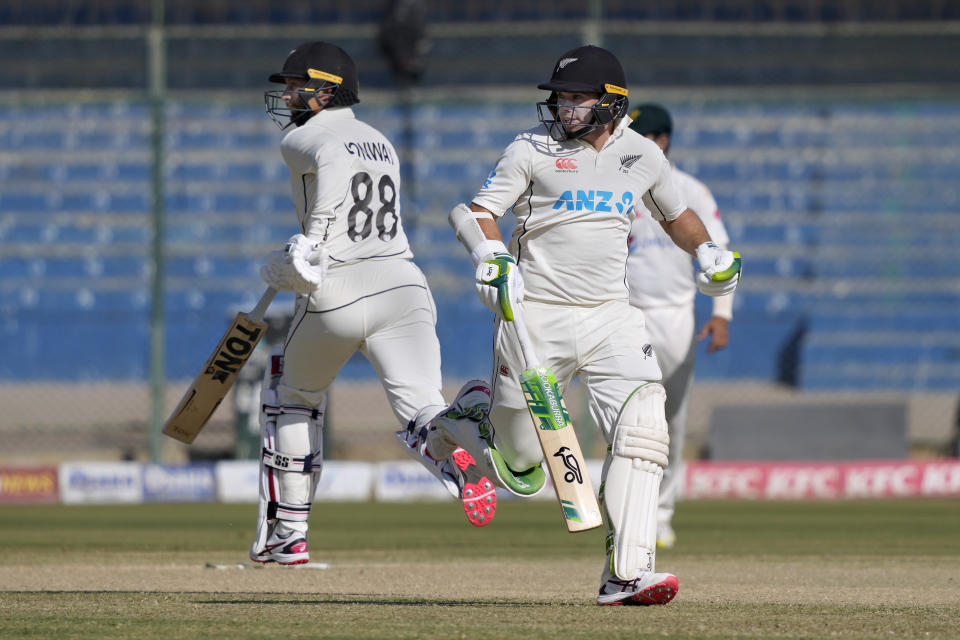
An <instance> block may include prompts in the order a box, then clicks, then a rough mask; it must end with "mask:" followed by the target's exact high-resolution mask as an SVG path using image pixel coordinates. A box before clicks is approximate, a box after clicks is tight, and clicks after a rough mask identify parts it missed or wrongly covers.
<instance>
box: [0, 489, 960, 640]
mask: <svg viewBox="0 0 960 640" xmlns="http://www.w3.org/2000/svg"><path fill="white" fill-rule="evenodd" d="M255 512H256V507H255V506H254V505H240V506H237V505H221V504H205V505H143V506H110V507H64V506H30V507H11V506H6V507H0V637H2V638H97V639H101V638H165V639H173V638H225V637H229V638H284V639H292V638H350V639H362V638H444V639H452V638H468V639H469V638H497V639H503V638H523V639H525V640H527V639H529V640H532V639H537V638H551V639H556V638H563V639H564V640H566V639H568V638H599V639H608V638H610V639H612V638H640V637H653V636H661V637H673V638H923V639H931V638H958V637H960V501H956V500H909V501H895V500H877V501H858V502H821V503H817V502H798V503H772V502H739V501H737V502H734V501H730V502H727V501H723V502H684V503H682V504H681V505H680V509H679V512H678V517H677V521H676V525H677V527H676V528H677V534H678V544H677V547H676V548H675V549H673V550H670V551H663V552H661V553H660V554H659V555H658V559H657V566H658V568H659V569H661V570H666V571H672V572H674V573H676V574H677V575H678V577H679V578H680V592H679V595H678V596H677V598H676V599H675V600H674V601H673V602H672V603H671V604H669V605H668V606H666V607H598V606H596V605H595V604H594V596H595V593H596V589H597V587H598V585H599V574H600V569H601V564H602V562H603V551H602V548H603V533H602V532H601V531H598V530H595V531H591V532H586V533H580V534H568V533H566V532H565V530H564V528H563V526H562V524H561V521H560V515H559V508H558V507H557V506H556V505H555V504H554V503H552V502H506V501H504V502H502V503H501V505H500V507H499V511H498V514H497V519H496V520H495V521H494V523H493V524H491V525H490V526H488V527H486V528H484V529H474V528H472V527H470V526H469V525H467V524H466V521H465V519H463V517H462V516H461V515H459V514H458V513H457V508H456V505H455V504H454V503H447V504H412V505H400V504H386V505H385V504H375V503H365V504H318V505H317V506H316V507H315V508H314V513H313V516H312V536H311V556H312V557H313V560H314V563H315V565H314V566H315V567H318V568H281V567H276V566H272V567H266V568H252V567H251V565H249V564H248V563H247V559H246V549H247V546H248V544H249V542H250V538H251V534H252V529H253V527H252V525H253V520H254V518H255ZM208 563H209V564H211V565H219V566H220V567H221V568H207V566H206V565H207V564H208ZM321 563H327V564H328V565H329V566H327V568H319V567H322V566H323V565H322V564H321ZM309 566H310V565H308V567H309ZM239 567H243V568H239Z"/></svg>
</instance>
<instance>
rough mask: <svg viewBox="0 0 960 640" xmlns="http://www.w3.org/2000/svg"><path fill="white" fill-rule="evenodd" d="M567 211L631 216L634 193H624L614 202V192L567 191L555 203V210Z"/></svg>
mask: <svg viewBox="0 0 960 640" xmlns="http://www.w3.org/2000/svg"><path fill="white" fill-rule="evenodd" d="M559 209H566V210H567V211H596V212H597V213H613V212H614V211H616V212H617V213H619V214H620V215H624V216H629V215H630V212H631V211H633V193H631V192H629V191H624V192H623V193H622V194H620V199H619V200H614V193H613V191H601V190H599V189H596V190H595V189H590V190H584V189H577V190H576V193H574V191H573V190H572V189H567V190H566V191H564V192H563V193H561V194H560V197H559V198H558V199H557V201H556V202H554V203H553V210H554V211H557V210H559Z"/></svg>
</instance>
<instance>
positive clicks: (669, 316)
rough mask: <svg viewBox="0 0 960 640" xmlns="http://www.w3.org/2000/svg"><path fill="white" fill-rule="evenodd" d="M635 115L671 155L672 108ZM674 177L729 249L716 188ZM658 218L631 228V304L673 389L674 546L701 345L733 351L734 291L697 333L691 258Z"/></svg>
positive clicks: (664, 542)
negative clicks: (729, 347) (730, 344)
mask: <svg viewBox="0 0 960 640" xmlns="http://www.w3.org/2000/svg"><path fill="white" fill-rule="evenodd" d="M630 118H631V119H632V122H631V123H630V128H631V129H633V130H634V131H636V132H637V133H639V134H640V135H642V136H645V137H647V138H650V139H651V140H653V141H654V142H655V143H657V146H659V147H660V148H661V149H662V150H663V153H664V155H666V154H667V153H668V151H669V148H670V135H671V134H672V133H673V120H672V118H671V117H670V113H669V112H668V111H667V110H666V109H664V108H663V107H662V106H660V105H657V104H643V105H640V106H638V107H637V108H635V109H633V110H632V111H631V112H630ZM673 178H674V182H675V183H676V185H677V189H678V190H679V191H680V193H681V194H682V195H683V197H684V198H685V200H686V202H687V207H689V208H690V210H691V211H693V212H694V213H696V214H697V216H698V217H699V218H700V220H701V222H703V225H704V227H706V229H707V232H708V233H709V234H710V238H711V239H712V240H713V242H715V243H716V244H717V245H718V246H719V247H721V248H726V247H727V244H729V237H728V235H727V230H726V227H724V226H723V220H721V218H720V211H719V209H718V207H717V202H716V200H714V198H713V194H711V193H710V190H709V189H708V188H707V187H706V185H704V184H703V183H702V182H700V181H699V180H697V179H696V178H694V177H693V176H691V175H690V174H689V173H685V172H683V171H680V170H679V169H676V168H674V170H673ZM654 216H655V214H654V212H651V211H649V210H648V209H647V208H646V207H637V209H636V219H635V220H634V221H633V226H632V227H631V229H630V244H629V246H630V256H629V257H628V258H627V285H628V286H629V288H630V304H632V305H633V306H635V307H637V308H638V309H641V310H642V311H643V317H644V319H645V320H646V323H647V331H648V332H649V334H650V339H651V340H652V344H653V347H654V350H655V351H656V353H657V361H658V362H659V363H660V371H661V373H662V374H663V382H662V384H663V387H664V389H665V390H666V392H667V402H666V417H667V426H668V427H669V432H670V456H669V458H670V464H669V465H668V466H667V468H666V469H664V471H663V480H662V481H661V482H660V504H659V508H658V512H657V546H658V547H660V548H670V547H673V545H674V543H675V541H676V534H675V533H674V530H673V524H672V520H673V514H674V511H675V509H676V500H677V495H678V494H679V493H680V491H682V486H683V475H684V466H683V442H684V438H685V437H686V431H687V403H688V400H689V398H690V391H691V388H692V386H693V367H694V361H695V357H696V343H697V341H698V340H704V339H706V338H709V339H710V342H709V344H708V345H707V353H713V352H715V351H718V350H720V349H723V348H725V347H726V346H727V343H728V342H729V338H730V327H729V323H730V320H731V318H733V295H734V294H732V293H731V294H729V295H725V296H716V297H714V298H713V312H712V314H711V317H710V319H709V320H708V321H707V322H706V324H704V326H703V327H702V328H701V330H700V331H699V332H696V331H695V326H694V323H695V317H694V296H695V295H696V293H697V287H696V282H695V280H694V277H693V276H694V271H693V268H692V265H691V259H690V255H689V254H687V253H686V252H684V251H682V250H681V249H679V248H678V247H677V246H676V245H675V244H674V243H673V242H672V241H671V240H670V238H669V237H668V236H667V234H666V233H664V231H663V228H662V227H661V226H660V224H659V223H658V222H657V221H656V219H655V217H654ZM695 333H696V335H694V334H695Z"/></svg>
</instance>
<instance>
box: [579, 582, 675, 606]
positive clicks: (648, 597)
mask: <svg viewBox="0 0 960 640" xmlns="http://www.w3.org/2000/svg"><path fill="white" fill-rule="evenodd" d="M678 591H680V581H679V580H677V578H676V576H670V577H669V578H667V579H666V580H663V581H661V582H658V583H656V584H652V585H650V586H649V587H646V588H645V589H641V590H640V591H638V592H636V593H634V594H633V595H629V596H626V597H624V598H622V599H620V600H611V601H610V602H600V601H597V604H598V605H600V606H602V607H616V606H620V605H632V606H641V607H647V606H650V605H656V604H667V603H668V602H670V601H671V600H673V599H674V598H675V597H677V592H678Z"/></svg>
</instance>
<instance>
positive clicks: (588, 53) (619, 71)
mask: <svg viewBox="0 0 960 640" xmlns="http://www.w3.org/2000/svg"><path fill="white" fill-rule="evenodd" d="M611 86H612V87H613V89H612V90H611ZM537 88H538V89H545V90H547V91H579V92H582V93H598V94H600V95H604V94H606V93H616V94H619V95H623V96H626V95H627V79H626V76H625V75H624V73H623V67H622V66H621V65H620V61H619V60H617V56H615V55H613V54H612V53H610V52H609V51H607V50H606V49H602V48H600V47H595V46H593V45H586V46H583V47H577V48H576V49H571V50H570V51H567V52H566V53H565V54H563V55H562V56H560V59H559V60H557V64H555V65H554V66H553V75H552V76H550V82H544V83H543V84H538V85H537Z"/></svg>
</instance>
